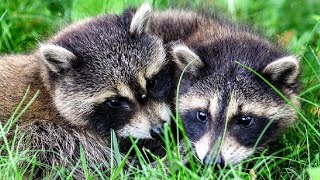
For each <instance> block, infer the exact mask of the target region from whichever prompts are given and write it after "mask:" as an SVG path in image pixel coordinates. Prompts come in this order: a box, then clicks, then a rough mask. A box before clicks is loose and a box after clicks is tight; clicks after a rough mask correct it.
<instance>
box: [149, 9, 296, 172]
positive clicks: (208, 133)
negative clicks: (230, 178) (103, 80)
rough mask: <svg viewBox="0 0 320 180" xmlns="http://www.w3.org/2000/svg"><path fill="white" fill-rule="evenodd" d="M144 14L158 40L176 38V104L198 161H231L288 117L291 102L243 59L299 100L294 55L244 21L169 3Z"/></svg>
mask: <svg viewBox="0 0 320 180" xmlns="http://www.w3.org/2000/svg"><path fill="white" fill-rule="evenodd" d="M151 19H152V20H151V23H150V24H149V29H148V31H149V32H150V33H153V34H155V35H157V36H160V37H162V38H163V41H164V43H165V44H168V43H169V44H170V43H172V42H174V41H178V42H176V45H174V46H173V48H172V55H173V57H174V61H175V63H176V65H177V67H178V68H179V69H180V72H181V71H182V70H183V69H184V68H186V72H185V73H184V75H183V78H182V83H181V87H180V89H181V90H180V93H179V104H177V107H178V108H179V112H180V114H181V118H182V121H183V124H184V129H185V131H186V134H187V136H188V137H189V139H190V141H191V142H192V145H193V147H194V149H195V151H196V154H197V156H198V158H199V159H200V160H201V161H202V162H203V163H204V164H210V165H212V164H219V165H223V166H224V165H225V164H233V165H235V164H237V163H239V162H241V161H243V160H244V159H247V158H248V157H249V156H251V155H252V154H253V153H254V152H256V150H261V149H263V148H264V147H266V145H267V144H268V143H269V142H270V141H272V140H274V139H275V138H276V137H277V136H278V135H280V134H281V133H282V132H283V131H284V130H286V129H287V128H288V127H290V125H292V124H293V123H294V122H295V119H296V116H297V115H296V111H295V110H294V108H293V107H292V106H290V105H288V103H287V102H286V100H284V98H282V97H281V96H280V95H279V94H277V92H276V91H274V90H273V89H272V88H271V87H270V86H269V85H268V84H267V83H265V82H264V81H263V80H262V79H261V78H260V77H258V76H257V75H255V74H254V73H253V72H251V71H250V70H248V69H247V68H245V67H244V66H243V65H245V66H248V67H250V68H252V69H253V70H255V71H256V72H257V73H259V74H260V75H262V76H263V77H264V78H266V79H267V80H268V81H269V82H270V83H272V84H273V85H274V86H275V87H276V88H277V89H278V90H279V91H280V92H281V93H283V94H284V95H285V96H286V97H287V98H288V99H289V100H290V101H291V104H292V105H293V106H294V107H296V108H299V106H300V103H299V101H298V99H296V98H295V97H296V95H297V94H298V93H299V82H298V80H297V79H298V75H299V72H300V66H299V60H298V58H297V57H295V56H292V55H289V54H288V53H287V52H285V51H284V50H282V49H281V48H279V47H278V46H277V45H275V43H271V42H270V41H268V40H266V39H265V38H263V37H261V36H259V35H258V34H257V33H255V32H253V31H252V30H250V29H249V28H247V27H244V26H240V25H236V24H233V23H230V22H228V21H226V20H223V19H221V18H219V17H216V16H211V15H206V14H202V13H196V12H190V11H179V10H168V11H165V12H155V13H154V14H153V16H152V18H151ZM236 62H238V63H236ZM189 63H190V64H189ZM241 64H242V65H241ZM265 129H266V130H265ZM264 130H265V132H263V131H264ZM260 137H261V139H260V140H259V141H258V139H259V138H260ZM255 146H256V148H255Z"/></svg>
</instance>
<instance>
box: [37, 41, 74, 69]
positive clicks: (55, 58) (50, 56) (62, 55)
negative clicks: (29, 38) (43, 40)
mask: <svg viewBox="0 0 320 180" xmlns="http://www.w3.org/2000/svg"><path fill="white" fill-rule="evenodd" d="M40 54H41V56H42V60H43V61H44V63H45V64H46V66H47V67H48V68H49V69H50V71H52V72H54V73H59V72H60V71H61V70H64V69H68V68H70V67H71V61H72V60H73V59H75V58H76V56H75V55H74V54H73V53H72V52H70V51H69V50H67V49H65V48H63V47H61V46H57V45H52V44H44V45H41V46H40Z"/></svg>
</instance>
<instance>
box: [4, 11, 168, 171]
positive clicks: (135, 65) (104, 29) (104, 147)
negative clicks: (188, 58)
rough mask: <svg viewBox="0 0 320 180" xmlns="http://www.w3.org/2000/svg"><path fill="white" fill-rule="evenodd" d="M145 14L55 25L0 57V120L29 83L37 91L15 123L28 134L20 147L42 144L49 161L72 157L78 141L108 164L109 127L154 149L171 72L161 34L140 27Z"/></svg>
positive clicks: (89, 153) (44, 157)
mask: <svg viewBox="0 0 320 180" xmlns="http://www.w3.org/2000/svg"><path fill="white" fill-rule="evenodd" d="M150 14H151V8H150V6H148V5H144V6H142V7H141V8H139V9H138V10H137V11H136V13H133V12H132V11H127V12H125V13H124V14H123V15H121V16H116V15H104V16H100V17H95V18H91V19H88V20H85V21H81V22H79V23H76V24H72V25H70V26H69V27H67V28H65V29H63V30H61V31H60V32H58V33H57V35H55V36H54V37H53V38H51V39H50V40H49V41H48V42H46V43H43V44H41V45H40V49H39V51H37V52H36V53H34V54H32V55H17V56H3V57H1V61H0V89H1V91H0V97H1V101H0V112H1V122H5V121H6V120H7V119H8V118H9V117H10V115H11V113H12V112H13V111H14V109H15V107H16V106H17V105H18V103H19V101H20V100H21V98H22V97H23V94H24V91H25V89H26V88H27V86H28V85H31V92H33V93H34V92H35V91H37V90H38V89H40V95H39V97H38V98H37V99H36V101H35V102H34V104H33V105H32V106H31V107H30V109H29V110H28V111H27V112H26V113H25V114H24V117H23V119H21V120H19V121H18V123H19V125H20V131H23V130H24V131H26V132H27V133H26V139H25V140H26V141H28V140H27V137H28V138H30V142H29V144H24V145H25V146H27V147H25V148H30V149H33V150H38V149H42V150H46V151H44V152H41V153H40V155H39V159H40V160H42V161H44V162H45V163H49V165H55V164H62V165H65V164H66V162H68V161H71V162H73V163H74V162H77V160H78V158H79V149H80V148H79V146H80V145H81V146H82V148H83V150H84V152H85V154H86V155H87V160H88V162H90V163H91V162H98V163H102V164H104V165H106V166H108V164H109V162H108V161H109V159H108V158H110V157H109V156H110V152H109V151H108V150H109V149H108V148H109V147H110V146H109V144H108V142H107V140H109V139H110V130H111V129H114V130H115V132H116V134H117V136H118V137H119V138H120V143H121V141H122V139H125V138H128V136H129V135H131V136H132V137H134V138H139V139H148V140H150V141H144V142H148V143H145V144H142V145H143V146H145V147H147V148H148V147H149V148H151V149H153V148H159V147H160V141H158V140H157V138H158V137H159V133H161V128H162V125H163V124H164V123H165V122H170V102H171V99H172V97H171V96H172V94H173V93H172V92H173V82H172V78H173V75H174V72H173V69H172V65H170V62H169V61H167V60H166V52H165V49H164V46H163V43H162V41H161V40H160V39H159V38H158V37H156V36H154V35H150V34H148V33H147V32H146V28H147V27H148V23H149V17H150ZM124 141H125V140H124ZM125 142H126V141H125ZM149 142H151V143H149ZM48 151H55V152H56V153H57V154H58V155H56V154H54V153H51V154H50V152H48ZM120 151H125V150H124V149H120Z"/></svg>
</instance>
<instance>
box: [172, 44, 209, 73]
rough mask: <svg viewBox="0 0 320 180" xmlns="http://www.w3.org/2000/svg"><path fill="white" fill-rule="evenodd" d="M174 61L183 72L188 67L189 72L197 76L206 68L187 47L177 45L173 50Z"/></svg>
mask: <svg viewBox="0 0 320 180" xmlns="http://www.w3.org/2000/svg"><path fill="white" fill-rule="evenodd" d="M172 52H173V56H174V61H175V63H176V64H177V66H178V68H179V69H180V70H183V69H184V68H185V67H186V66H187V65H189V64H190V65H189V66H188V68H187V70H186V71H187V72H189V73H191V74H193V75H195V76H196V75H197V74H198V72H199V70H200V69H201V68H202V67H203V66H204V64H203V61H202V60H201V59H200V58H199V56H198V55H197V54H196V53H194V52H193V51H192V50H191V49H189V48H188V47H187V46H185V45H176V46H174V47H173V48H172Z"/></svg>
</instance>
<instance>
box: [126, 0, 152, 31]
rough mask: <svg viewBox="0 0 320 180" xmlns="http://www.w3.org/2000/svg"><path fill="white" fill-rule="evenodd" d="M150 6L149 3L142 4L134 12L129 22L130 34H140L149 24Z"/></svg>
mask: <svg viewBox="0 0 320 180" xmlns="http://www.w3.org/2000/svg"><path fill="white" fill-rule="evenodd" d="M151 11H152V8H151V6H150V4H149V3H145V4H143V5H142V6H141V7H140V8H139V9H138V10H137V11H136V13H135V15H134V16H133V18H132V20H131V24H130V34H131V35H136V34H137V35H140V34H142V33H143V32H145V31H146V30H147V28H148V25H149V19H150V15H151Z"/></svg>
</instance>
